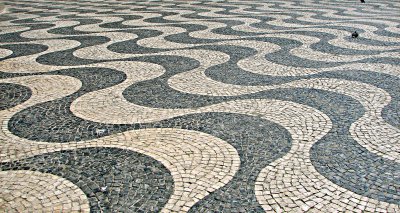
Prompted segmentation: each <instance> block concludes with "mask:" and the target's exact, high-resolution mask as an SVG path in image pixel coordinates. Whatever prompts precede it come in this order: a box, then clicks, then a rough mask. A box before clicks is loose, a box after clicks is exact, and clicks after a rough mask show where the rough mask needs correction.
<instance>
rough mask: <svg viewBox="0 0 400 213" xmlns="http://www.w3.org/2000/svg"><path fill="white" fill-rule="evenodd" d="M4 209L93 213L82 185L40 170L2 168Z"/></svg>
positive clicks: (0, 180) (0, 193) (0, 186)
mask: <svg viewBox="0 0 400 213" xmlns="http://www.w3.org/2000/svg"><path fill="white" fill-rule="evenodd" d="M0 196H1V199H0V208H1V209H2V210H4V211H7V212H24V211H40V212H42V211H44V212H52V211H67V212H70V211H79V212H89V202H88V198H87V197H86V195H85V194H84V193H83V192H82V190H81V189H80V188H78V187H77V186H76V185H74V184H73V183H72V182H70V181H68V180H67V179H65V178H62V177H58V176H55V175H51V174H48V173H41V172H38V171H29V170H16V171H4V170H2V171H0Z"/></svg>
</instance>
